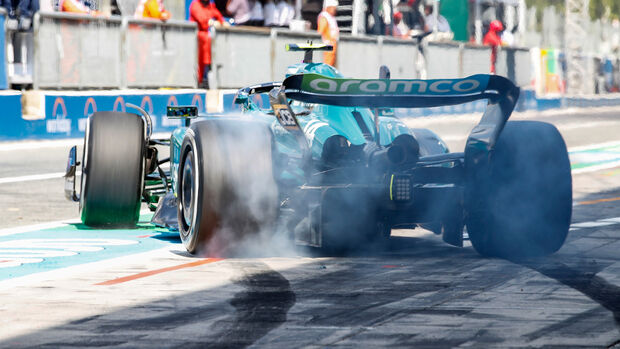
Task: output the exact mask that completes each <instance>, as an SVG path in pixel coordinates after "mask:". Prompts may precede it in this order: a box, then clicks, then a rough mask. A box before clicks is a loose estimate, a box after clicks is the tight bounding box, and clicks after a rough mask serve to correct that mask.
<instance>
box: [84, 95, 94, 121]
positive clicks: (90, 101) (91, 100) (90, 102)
mask: <svg viewBox="0 0 620 349" xmlns="http://www.w3.org/2000/svg"><path fill="white" fill-rule="evenodd" d="M91 106H92V112H90V113H89V112H88V111H89V110H90V108H89V107H91ZM96 112H97V102H95V99H94V98H93V97H88V99H87V100H86V103H84V117H88V116H89V115H91V114H94V113H96Z"/></svg>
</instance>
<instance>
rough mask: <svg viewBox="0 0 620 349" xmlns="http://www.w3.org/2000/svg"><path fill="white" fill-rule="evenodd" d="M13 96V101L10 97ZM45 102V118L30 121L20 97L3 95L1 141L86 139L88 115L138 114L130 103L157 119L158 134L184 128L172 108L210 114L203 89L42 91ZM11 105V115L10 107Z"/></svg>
mask: <svg viewBox="0 0 620 349" xmlns="http://www.w3.org/2000/svg"><path fill="white" fill-rule="evenodd" d="M9 97H11V98H12V99H11V98H9ZM38 97H39V98H41V100H42V101H43V103H42V105H41V111H40V112H41V113H42V115H38V116H35V117H34V118H30V119H29V120H25V119H23V118H22V114H21V109H22V108H21V101H20V94H19V93H17V94H16V95H15V96H13V95H11V96H1V95H0V105H2V106H5V107H4V108H5V113H4V114H3V115H0V121H1V122H2V123H3V125H4V126H5V127H4V128H2V129H0V140H19V139H29V138H30V139H60V138H81V137H83V136H84V131H85V129H86V121H87V120H88V116H89V115H91V114H92V113H94V112H97V111H122V112H125V111H126V112H131V113H138V111H137V110H134V109H132V108H130V107H129V106H127V104H128V103H131V104H134V105H137V106H139V107H141V108H143V109H144V110H146V111H147V112H148V113H149V114H150V115H151V116H152V120H153V130H154V132H170V131H172V130H174V129H175V128H177V127H179V126H181V125H182V120H179V119H175V120H171V119H168V118H167V117H166V116H165V115H166V107H167V106H168V105H194V106H197V107H198V112H199V113H205V112H206V98H205V93H204V91H202V90H178V91H174V90H165V91H144V92H142V91H140V92H139V93H136V92H133V91H132V92H129V91H127V92H125V91H101V92H93V91H85V92H54V91H47V92H44V91H42V92H40V95H39V96H38ZM6 106H8V109H9V110H8V112H7V107H6Z"/></svg>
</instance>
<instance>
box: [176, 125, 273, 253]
mask: <svg viewBox="0 0 620 349" xmlns="http://www.w3.org/2000/svg"><path fill="white" fill-rule="evenodd" d="M271 143H272V140H271V132H270V130H269V129H268V127H267V126H266V125H263V124H260V123H256V122H249V121H243V120H236V119H220V120H205V121H200V122H196V123H194V124H192V126H191V127H190V128H189V129H188V130H187V133H186V135H185V138H184V139H183V144H182V146H181V158H180V162H179V172H178V177H177V178H178V184H177V185H178V186H177V195H178V200H177V201H178V205H177V216H178V220H179V233H180V236H181V240H182V241H183V245H184V246H185V248H186V249H187V251H189V252H190V253H205V254H208V255H223V254H226V253H228V252H229V251H230V250H231V248H233V247H234V246H235V244H236V243H237V242H239V241H241V240H242V239H243V238H244V237H246V236H247V235H250V234H255V233H258V232H259V231H260V230H262V229H268V228H270V227H271V224H272V223H274V222H275V219H276V216H277V212H278V193H277V187H276V184H275V181H274V178H273V165H272V159H271V147H272V145H271Z"/></svg>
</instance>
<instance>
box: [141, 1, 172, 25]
mask: <svg viewBox="0 0 620 349" xmlns="http://www.w3.org/2000/svg"><path fill="white" fill-rule="evenodd" d="M134 18H138V19H140V18H154V19H161V20H162V21H167V20H169V19H170V12H168V11H167V10H166V9H165V8H164V4H163V2H162V0H140V2H139V3H138V6H137V7H136V12H135V13H134Z"/></svg>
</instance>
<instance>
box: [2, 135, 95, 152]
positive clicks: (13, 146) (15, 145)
mask: <svg viewBox="0 0 620 349" xmlns="http://www.w3.org/2000/svg"><path fill="white" fill-rule="evenodd" d="M83 143H84V139H83V138H71V139H58V140H49V141H25V142H9V143H0V151H15V150H30V149H41V148H63V147H72V146H74V145H82V144H83ZM67 151H69V149H67Z"/></svg>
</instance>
